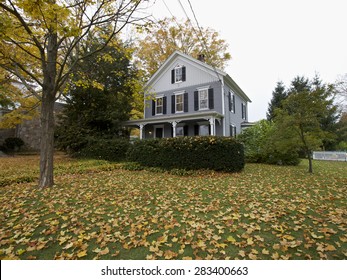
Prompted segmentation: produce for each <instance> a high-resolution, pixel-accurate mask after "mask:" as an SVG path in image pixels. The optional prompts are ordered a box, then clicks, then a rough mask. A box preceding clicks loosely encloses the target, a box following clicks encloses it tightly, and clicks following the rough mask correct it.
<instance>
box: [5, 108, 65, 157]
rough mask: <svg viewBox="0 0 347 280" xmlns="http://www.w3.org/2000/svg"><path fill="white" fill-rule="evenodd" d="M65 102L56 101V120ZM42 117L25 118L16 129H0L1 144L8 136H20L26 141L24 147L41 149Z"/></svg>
mask: <svg viewBox="0 0 347 280" xmlns="http://www.w3.org/2000/svg"><path fill="white" fill-rule="evenodd" d="M63 108H64V104H62V103H58V102H56V103H55V105H54V114H55V121H57V119H58V115H59V114H60V113H61V112H62V110H63ZM40 131H41V124H40V117H36V118H33V119H32V120H25V121H23V123H22V124H20V125H17V127H16V128H15V129H0V144H1V143H2V142H3V141H4V140H5V139H6V138H8V137H19V138H21V139H22V140H23V141H24V145H25V146H24V147H23V148H24V149H27V150H35V151H38V150H40Z"/></svg>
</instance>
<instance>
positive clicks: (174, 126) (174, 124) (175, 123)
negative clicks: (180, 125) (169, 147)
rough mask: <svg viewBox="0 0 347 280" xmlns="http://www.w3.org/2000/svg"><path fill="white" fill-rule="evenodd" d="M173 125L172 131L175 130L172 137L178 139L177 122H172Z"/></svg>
mask: <svg viewBox="0 0 347 280" xmlns="http://www.w3.org/2000/svg"><path fill="white" fill-rule="evenodd" d="M171 124H172V130H173V132H172V136H173V137H176V126H177V122H175V121H174V122H172V123H171Z"/></svg>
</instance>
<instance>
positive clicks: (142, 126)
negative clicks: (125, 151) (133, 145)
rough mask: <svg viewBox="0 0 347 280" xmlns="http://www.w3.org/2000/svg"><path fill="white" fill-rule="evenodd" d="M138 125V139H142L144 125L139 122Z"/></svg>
mask: <svg viewBox="0 0 347 280" xmlns="http://www.w3.org/2000/svg"><path fill="white" fill-rule="evenodd" d="M139 126H140V139H141V140H142V139H143V128H144V126H145V125H143V124H140V125H139Z"/></svg>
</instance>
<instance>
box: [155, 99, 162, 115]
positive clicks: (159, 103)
mask: <svg viewBox="0 0 347 280" xmlns="http://www.w3.org/2000/svg"><path fill="white" fill-rule="evenodd" d="M162 113H163V97H160V98H157V102H156V104H155V114H156V115H160V114H162Z"/></svg>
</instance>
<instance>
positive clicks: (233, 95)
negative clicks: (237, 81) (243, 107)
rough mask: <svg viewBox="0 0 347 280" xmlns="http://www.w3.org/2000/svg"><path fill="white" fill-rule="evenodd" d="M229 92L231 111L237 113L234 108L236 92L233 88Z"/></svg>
mask: <svg viewBox="0 0 347 280" xmlns="http://www.w3.org/2000/svg"><path fill="white" fill-rule="evenodd" d="M229 92H230V107H231V110H230V112H231V113H234V114H235V110H234V107H235V104H234V102H233V100H234V98H235V94H234V93H233V92H232V91H231V90H230V91H229ZM235 102H236V99H235Z"/></svg>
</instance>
